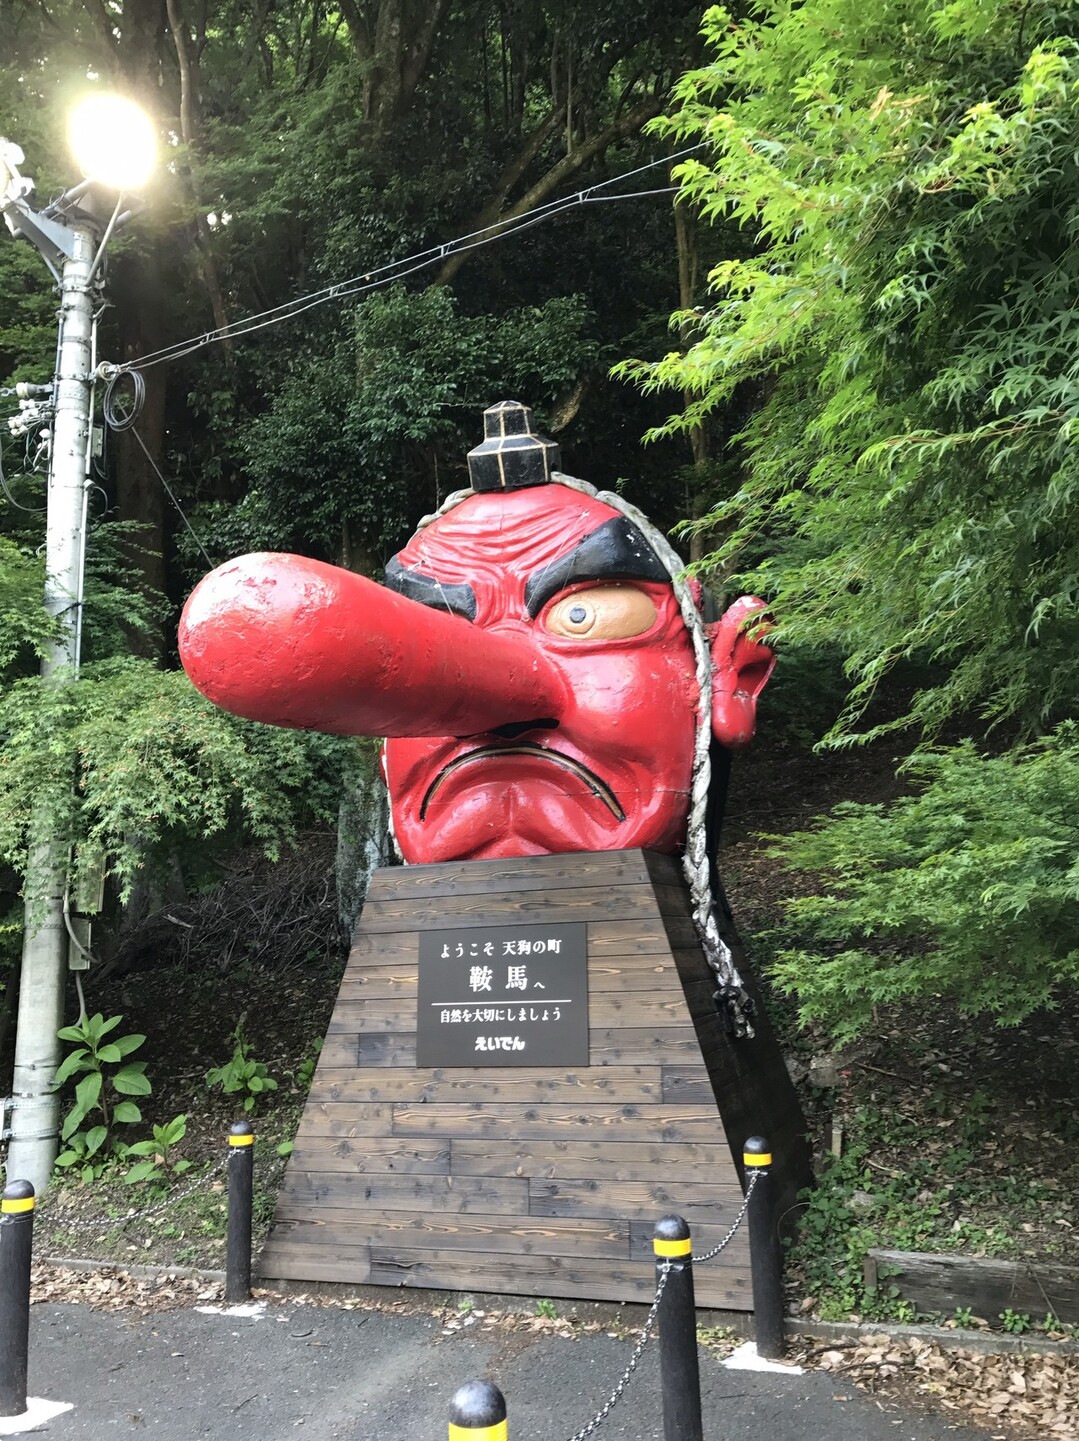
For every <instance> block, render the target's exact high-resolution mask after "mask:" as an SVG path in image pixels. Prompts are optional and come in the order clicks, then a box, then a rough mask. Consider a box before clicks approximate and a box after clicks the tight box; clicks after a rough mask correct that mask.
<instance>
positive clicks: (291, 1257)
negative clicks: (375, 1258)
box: [255, 1237, 371, 1286]
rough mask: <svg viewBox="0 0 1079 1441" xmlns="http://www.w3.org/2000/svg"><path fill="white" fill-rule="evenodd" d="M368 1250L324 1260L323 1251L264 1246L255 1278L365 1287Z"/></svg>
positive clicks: (368, 1271) (368, 1279) (368, 1278)
mask: <svg viewBox="0 0 1079 1441" xmlns="http://www.w3.org/2000/svg"><path fill="white" fill-rule="evenodd" d="M367 1253H368V1248H367V1247H366V1246H365V1247H363V1249H362V1252H361V1251H356V1252H352V1253H349V1254H344V1253H342V1254H341V1255H330V1256H327V1255H326V1252H325V1251H324V1250H314V1249H312V1248H307V1247H295V1246H279V1245H278V1244H277V1243H276V1242H275V1241H274V1239H273V1237H271V1238H270V1240H269V1241H268V1242H267V1243H266V1246H265V1249H264V1250H263V1252H262V1254H261V1256H259V1258H258V1260H257V1261H256V1262H255V1275H256V1277H257V1278H258V1279H259V1280H262V1281H339V1282H340V1283H341V1284H342V1285H349V1286H366V1285H369V1284H370V1282H371V1259H370V1256H369V1254H367Z"/></svg>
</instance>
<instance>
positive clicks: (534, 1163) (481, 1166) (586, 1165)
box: [449, 1123, 738, 1191]
mask: <svg viewBox="0 0 1079 1441" xmlns="http://www.w3.org/2000/svg"><path fill="white" fill-rule="evenodd" d="M717 1126H718V1123H717ZM449 1144H450V1170H451V1171H452V1172H453V1174H454V1175H455V1176H507V1175H516V1176H538V1177H547V1178H548V1179H553V1178H555V1177H567V1178H575V1177H576V1178H579V1179H582V1180H589V1179H594V1180H597V1181H598V1180H610V1181H649V1180H652V1179H653V1178H654V1177H655V1176H662V1178H663V1179H664V1181H666V1182H668V1183H669V1184H671V1185H674V1184H675V1183H677V1182H682V1181H695V1182H702V1181H705V1180H707V1181H708V1182H709V1184H713V1185H721V1186H725V1187H730V1188H731V1189H732V1191H733V1190H735V1189H737V1187H738V1173H737V1172H736V1171H735V1169H734V1163H733V1161H732V1160H731V1153H730V1150H729V1148H728V1147H727V1145H726V1144H725V1143H724V1142H722V1141H721V1142H720V1143H718V1144H716V1145H711V1144H701V1143H700V1142H683V1143H682V1144H680V1145H677V1146H664V1145H662V1144H653V1145H648V1144H641V1143H640V1142H623V1143H613V1142H611V1141H505V1140H501V1139H500V1140H498V1141H471V1140H459V1139H456V1138H454V1139H453V1140H451V1141H450V1143H449Z"/></svg>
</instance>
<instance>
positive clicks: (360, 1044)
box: [322, 1031, 416, 1066]
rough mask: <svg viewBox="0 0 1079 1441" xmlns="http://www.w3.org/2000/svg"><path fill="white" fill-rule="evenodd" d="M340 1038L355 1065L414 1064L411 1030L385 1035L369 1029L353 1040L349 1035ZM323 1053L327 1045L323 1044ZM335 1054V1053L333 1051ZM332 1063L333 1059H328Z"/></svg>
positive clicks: (413, 1040) (414, 1036)
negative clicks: (348, 1047)
mask: <svg viewBox="0 0 1079 1441" xmlns="http://www.w3.org/2000/svg"><path fill="white" fill-rule="evenodd" d="M340 1040H341V1041H342V1042H343V1043H344V1044H345V1045H347V1046H350V1047H351V1050H352V1055H353V1057H354V1060H353V1062H352V1064H354V1065H357V1066H414V1065H415V1064H416V1034H415V1032H412V1033H411V1034H410V1035H407V1036H386V1035H382V1034H381V1033H379V1032H376V1031H370V1032H368V1033H366V1034H365V1035H362V1036H357V1037H356V1039H355V1042H354V1043H353V1042H352V1039H351V1037H344V1036H342V1037H340ZM322 1049H323V1053H325V1051H326V1049H327V1047H326V1046H323V1048H322ZM334 1054H336V1053H334ZM329 1064H331V1065H332V1064H333V1061H332V1060H331V1061H329Z"/></svg>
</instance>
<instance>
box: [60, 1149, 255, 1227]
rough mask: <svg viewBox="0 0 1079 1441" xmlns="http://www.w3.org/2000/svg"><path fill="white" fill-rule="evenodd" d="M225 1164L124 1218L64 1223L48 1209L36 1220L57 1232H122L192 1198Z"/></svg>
mask: <svg viewBox="0 0 1079 1441" xmlns="http://www.w3.org/2000/svg"><path fill="white" fill-rule="evenodd" d="M226 1164H227V1162H226V1161H225V1160H220V1161H215V1162H214V1164H213V1165H212V1166H211V1167H210V1169H209V1170H208V1171H203V1172H202V1173H201V1174H200V1175H199V1177H198V1179H197V1180H194V1181H192V1182H191V1184H190V1185H189V1186H184V1187H183V1188H182V1189H181V1190H179V1191H173V1192H172V1193H171V1194H170V1195H168V1196H166V1197H165V1199H164V1200H163V1201H159V1202H158V1203H157V1205H155V1206H141V1207H140V1206H133V1207H132V1208H131V1210H129V1211H128V1213H127V1214H126V1215H125V1216H117V1217H115V1218H113V1219H110V1218H102V1217H94V1218H93V1219H92V1220H89V1221H80V1220H71V1221H66V1220H64V1212H63V1211H52V1210H50V1209H49V1208H45V1209H44V1210H39V1211H38V1213H37V1218H38V1220H39V1221H44V1222H46V1223H47V1224H48V1225H50V1226H54V1227H55V1228H56V1230H58V1231H98V1232H102V1231H116V1230H122V1229H123V1227H124V1226H126V1225H127V1224H128V1222H129V1221H133V1220H135V1218H136V1217H144V1216H154V1215H156V1214H157V1213H158V1212H159V1211H167V1210H168V1208H169V1207H170V1206H174V1205H175V1204H176V1203H177V1201H185V1200H186V1199H187V1197H188V1196H193V1195H194V1194H195V1192H196V1191H199V1190H201V1189H202V1187H203V1186H204V1185H205V1184H206V1182H207V1181H208V1180H209V1179H210V1178H211V1176H215V1175H216V1174H217V1173H218V1171H220V1170H222V1169H223V1168H224V1166H225V1165H226Z"/></svg>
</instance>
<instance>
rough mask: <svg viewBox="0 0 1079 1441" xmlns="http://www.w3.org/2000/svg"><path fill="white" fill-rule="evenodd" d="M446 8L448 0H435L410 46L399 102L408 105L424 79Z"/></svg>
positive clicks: (404, 67) (403, 70) (406, 57)
mask: <svg viewBox="0 0 1079 1441" xmlns="http://www.w3.org/2000/svg"><path fill="white" fill-rule="evenodd" d="M445 8H446V0H433V3H432V4H431V5H430V7H429V9H428V11H427V15H426V16H425V18H424V21H423V24H422V25H421V26H420V28H419V33H418V35H417V36H416V38H415V39H414V40H413V42H412V44H411V46H410V47H409V49H408V51H407V53H406V55H405V60H404V63H403V65H402V66H401V90H400V93H399V95H398V104H399V105H407V104H408V102H409V101H410V100H411V99H412V96H413V95H414V93H415V90H416V86H417V85H418V84H419V83H420V81H421V80H422V79H423V74H424V71H425V70H426V69H427V62H428V61H429V60H430V58H431V47H432V46H433V45H434V43H435V32H436V31H437V29H438V26H439V22H440V21H441V19H442V13H443V11H444V10H445Z"/></svg>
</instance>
